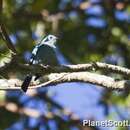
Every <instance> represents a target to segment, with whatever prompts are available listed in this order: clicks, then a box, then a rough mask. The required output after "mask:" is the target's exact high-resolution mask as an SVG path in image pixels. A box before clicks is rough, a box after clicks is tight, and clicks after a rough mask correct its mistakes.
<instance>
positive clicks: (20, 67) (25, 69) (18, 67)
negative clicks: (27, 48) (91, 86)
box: [0, 56, 130, 76]
mask: <svg viewBox="0 0 130 130" xmlns="http://www.w3.org/2000/svg"><path fill="white" fill-rule="evenodd" d="M93 70H99V71H104V72H109V73H115V74H121V75H124V76H130V69H127V68H125V67H121V66H116V65H111V64H106V63H101V62H95V63H88V64H77V65H60V66H44V65H31V66H30V65H28V64H20V60H19V57H18V56H14V57H12V60H11V61H10V62H9V63H6V64H5V66H3V67H1V68H0V74H2V73H3V72H4V74H6V73H9V72H13V73H15V72H17V73H18V72H19V73H21V74H28V73H30V72H31V73H32V74H35V73H36V72H37V73H40V74H43V75H45V74H50V73H61V72H83V71H93Z"/></svg>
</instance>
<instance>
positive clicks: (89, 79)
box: [0, 72, 130, 91]
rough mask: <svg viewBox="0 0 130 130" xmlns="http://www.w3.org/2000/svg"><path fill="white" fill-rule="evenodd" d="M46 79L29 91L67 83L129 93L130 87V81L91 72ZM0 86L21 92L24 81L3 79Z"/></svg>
mask: <svg viewBox="0 0 130 130" xmlns="http://www.w3.org/2000/svg"><path fill="white" fill-rule="evenodd" d="M46 78H47V79H48V82H45V83H43V79H42V78H41V80H40V83H39V82H33V83H32V84H31V85H30V87H29V89H34V88H39V87H47V86H52V85H57V84H60V83H65V82H84V83H91V84H94V85H100V86H102V87H104V88H107V89H112V90H128V91H129V86H130V80H122V81H115V80H114V79H113V78H111V77H108V76H104V75H99V74H94V73H90V72H73V73H52V74H49V75H48V76H47V77H46ZM55 78H56V79H55ZM50 81H51V82H50ZM0 84H1V86H0V90H20V89H21V84H22V81H21V80H18V79H10V80H8V81H6V80H4V79H1V80H0Z"/></svg>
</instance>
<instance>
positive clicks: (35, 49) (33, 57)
mask: <svg viewBox="0 0 130 130" xmlns="http://www.w3.org/2000/svg"><path fill="white" fill-rule="evenodd" d="M38 47H39V45H36V46H35V48H34V49H33V51H32V56H31V58H30V64H35V63H34V62H35V59H36V55H37V53H38Z"/></svg>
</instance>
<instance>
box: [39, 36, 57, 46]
mask: <svg viewBox="0 0 130 130" xmlns="http://www.w3.org/2000/svg"><path fill="white" fill-rule="evenodd" d="M57 39H58V38H57V37H56V36H54V35H47V36H46V37H44V38H43V40H42V41H41V44H46V45H49V46H51V47H53V48H56V45H55V44H56V41H57Z"/></svg>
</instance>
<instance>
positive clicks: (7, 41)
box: [0, 0, 17, 54]
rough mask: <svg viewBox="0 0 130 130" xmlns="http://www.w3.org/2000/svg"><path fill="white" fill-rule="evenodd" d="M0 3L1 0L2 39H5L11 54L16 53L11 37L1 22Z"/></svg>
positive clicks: (0, 25) (0, 27)
mask: <svg viewBox="0 0 130 130" xmlns="http://www.w3.org/2000/svg"><path fill="white" fill-rule="evenodd" d="M2 5H3V1H2V0H0V33H1V35H2V38H3V40H5V42H6V45H7V47H8V49H10V50H11V52H12V53H13V54H16V53H17V51H16V49H15V47H14V45H13V43H12V41H11V39H10V38H9V35H8V33H7V31H6V28H5V25H4V24H3V22H2Z"/></svg>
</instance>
